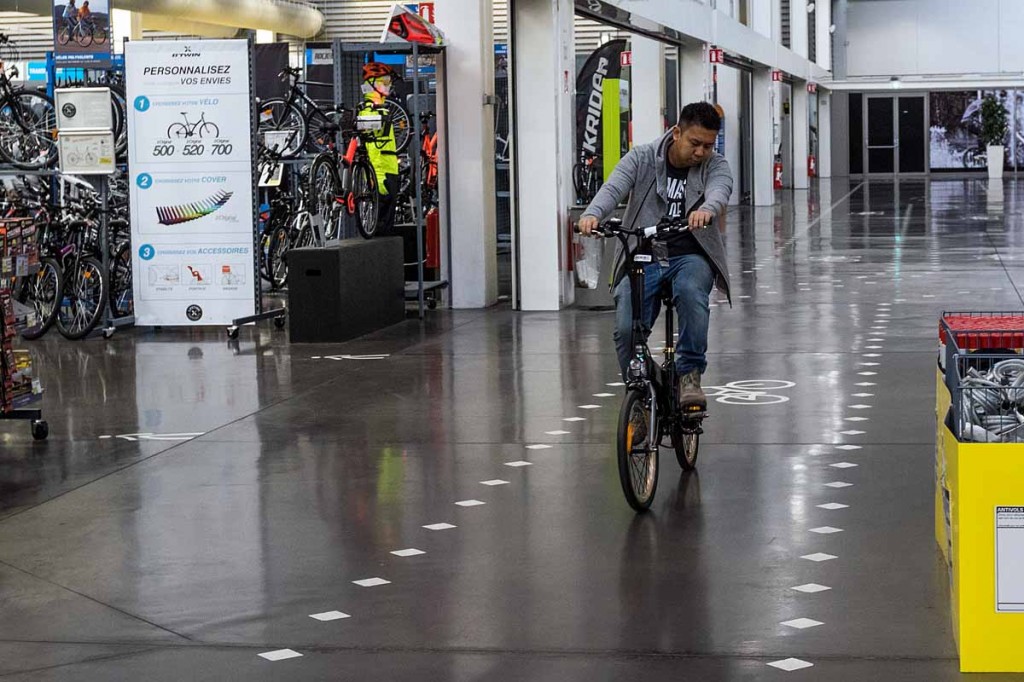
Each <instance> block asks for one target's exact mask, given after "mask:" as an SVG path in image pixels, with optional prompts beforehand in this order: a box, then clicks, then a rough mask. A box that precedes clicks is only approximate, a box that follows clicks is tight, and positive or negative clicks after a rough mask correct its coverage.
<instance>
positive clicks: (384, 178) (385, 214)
mask: <svg viewBox="0 0 1024 682" xmlns="http://www.w3.org/2000/svg"><path fill="white" fill-rule="evenodd" d="M393 75H394V72H393V71H392V70H391V67H390V66H388V65H387V64H380V63H378V62H370V63H369V64H364V65H363V87H362V91H363V106H362V108H361V109H360V110H359V115H360V116H363V115H369V114H375V113H377V112H378V109H377V107H380V106H381V105H383V104H384V101H385V100H386V99H387V96H388V95H389V94H390V93H391V82H392V77H393ZM366 150H367V152H368V153H369V156H370V164H371V165H372V166H373V170H374V171H375V172H376V173H377V188H378V192H379V193H380V211H379V213H378V217H377V228H378V232H385V233H386V232H388V231H390V230H391V228H392V227H393V225H394V221H395V194H397V193H398V185H399V178H398V145H396V144H395V131H394V129H393V128H392V127H391V125H390V122H389V121H385V125H384V127H382V128H381V129H380V130H378V131H377V132H376V133H375V135H374V139H373V140H372V141H370V142H368V143H367V145H366Z"/></svg>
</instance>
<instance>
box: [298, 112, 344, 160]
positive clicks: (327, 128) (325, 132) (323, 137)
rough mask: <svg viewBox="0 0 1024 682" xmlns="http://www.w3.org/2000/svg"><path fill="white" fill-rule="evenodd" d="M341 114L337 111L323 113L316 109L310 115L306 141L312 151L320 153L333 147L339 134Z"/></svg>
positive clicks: (307, 123)
mask: <svg viewBox="0 0 1024 682" xmlns="http://www.w3.org/2000/svg"><path fill="white" fill-rule="evenodd" d="M339 116H340V115H339V114H337V113H335V112H330V113H329V114H326V115H323V114H320V113H318V112H315V111H314V112H313V114H312V115H311V116H310V117H309V120H308V121H307V122H306V129H307V131H308V132H307V137H306V143H307V144H308V145H309V147H310V149H311V150H312V151H314V152H315V153H317V154H319V153H321V152H325V151H327V150H328V149H330V148H331V145H333V144H334V142H335V139H336V138H337V135H338V118H339Z"/></svg>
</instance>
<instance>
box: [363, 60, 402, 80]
mask: <svg viewBox="0 0 1024 682" xmlns="http://www.w3.org/2000/svg"><path fill="white" fill-rule="evenodd" d="M394 75H395V71H394V69H392V68H391V67H390V66H388V65H387V64H381V63H380V62H369V63H367V64H363V80H364V81H369V80H376V79H378V78H394Z"/></svg>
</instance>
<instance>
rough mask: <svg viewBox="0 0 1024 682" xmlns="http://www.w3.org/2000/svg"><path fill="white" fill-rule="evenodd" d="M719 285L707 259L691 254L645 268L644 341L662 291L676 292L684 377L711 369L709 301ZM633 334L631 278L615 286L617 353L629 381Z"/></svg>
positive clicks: (658, 309) (680, 364) (679, 362)
mask: <svg viewBox="0 0 1024 682" xmlns="http://www.w3.org/2000/svg"><path fill="white" fill-rule="evenodd" d="M714 284H715V272H714V269H712V267H711V264H710V263H709V262H708V260H707V259H706V258H704V256H700V255H696V254H687V255H685V256H676V257H675V258H670V259H669V261H668V266H667V267H663V266H661V265H660V264H658V263H651V264H650V265H646V266H644V316H643V329H644V338H647V337H648V336H650V334H651V327H652V326H653V325H654V323H655V322H656V321H657V319H658V314H659V313H660V312H661V295H660V294H661V292H662V291H664V290H666V289H667V288H671V291H672V303H673V304H674V305H675V309H676V325H677V328H678V330H679V338H678V340H677V342H676V369H677V370H679V375H680V376H682V375H684V374H686V373H688V372H691V371H692V370H695V369H696V370H699V371H700V373H701V374H703V373H704V370H706V369H707V366H708V362H707V351H708V324H709V323H710V321H711V308H710V307H709V305H708V298H709V296H710V295H711V288H712V287H713V286H714ZM632 332H633V298H632V294H631V290H630V285H629V277H624V278H623V279H622V281H621V282H619V285H618V286H617V287H615V350H616V351H617V352H618V354H619V367H620V368H621V369H622V376H623V377H624V378H625V376H626V369H627V367H628V366H629V361H630V359H631V358H632V356H633V347H632V346H631V345H630V337H631V336H632Z"/></svg>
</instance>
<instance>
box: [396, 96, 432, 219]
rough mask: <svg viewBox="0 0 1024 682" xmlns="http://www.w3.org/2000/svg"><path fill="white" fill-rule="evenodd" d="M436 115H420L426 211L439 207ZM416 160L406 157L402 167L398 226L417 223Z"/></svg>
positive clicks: (421, 166) (422, 192) (420, 156)
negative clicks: (432, 121) (432, 130)
mask: <svg viewBox="0 0 1024 682" xmlns="http://www.w3.org/2000/svg"><path fill="white" fill-rule="evenodd" d="M434 116H435V115H434V113H433V112H431V111H425V112H423V113H422V114H420V154H419V164H420V165H419V173H420V174H419V178H420V187H421V198H422V201H423V209H424V211H427V210H429V209H430V208H432V207H434V206H437V203H438V196H437V187H438V175H437V173H438V166H437V131H434V132H431V130H430V121H431V120H433V118H434ZM412 171H413V166H412V160H411V159H408V157H404V156H403V157H402V160H401V161H400V165H399V172H398V175H399V185H398V199H397V201H398V207H397V213H396V222H397V223H398V224H411V223H414V222H416V186H415V184H414V182H413V172H412Z"/></svg>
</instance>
